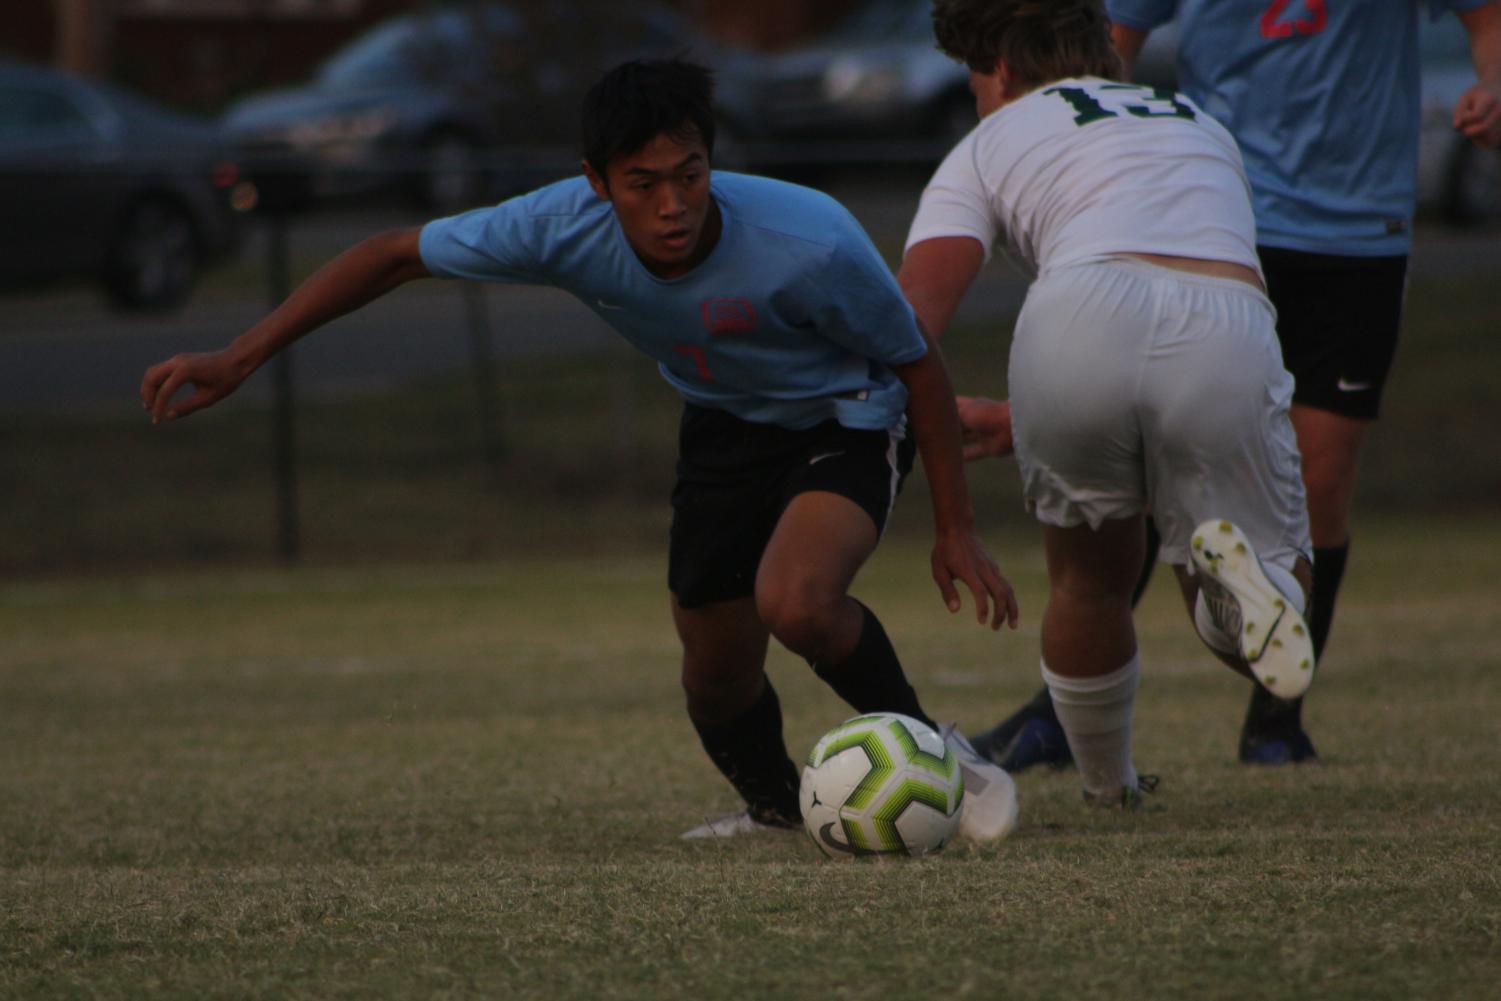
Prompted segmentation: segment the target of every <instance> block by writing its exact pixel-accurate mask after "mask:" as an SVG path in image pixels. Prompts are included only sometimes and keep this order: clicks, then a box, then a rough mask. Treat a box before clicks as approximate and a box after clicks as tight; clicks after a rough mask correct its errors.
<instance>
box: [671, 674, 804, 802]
mask: <svg viewBox="0 0 1501 1001" xmlns="http://www.w3.org/2000/svg"><path fill="white" fill-rule="evenodd" d="M693 728H694V729H695V730H697V731H698V739H699V740H700V741H701V742H702V743H703V745H704V750H705V751H707V752H708V753H709V760H710V761H712V762H714V766H715V767H716V768H718V769H719V770H720V772H721V773H723V775H724V777H725V778H727V779H729V780H730V784H731V785H733V786H734V787H735V791H736V792H738V793H740V795H741V796H742V797H744V799H745V803H746V806H748V807H749V808H750V813H751V816H752V817H754V818H756V819H757V820H760V821H763V822H767V823H784V824H795V823H797V821H798V817H799V816H800V814H801V808H800V807H799V805H798V801H797V787H798V784H799V781H800V780H799V777H798V772H797V766H796V765H794V764H793V763H792V759H791V758H789V757H788V756H787V745H786V744H785V743H784V742H783V741H782V704H781V702H780V701H779V700H778V699H777V693H776V689H774V688H772V687H771V681H770V680H769V679H768V680H767V682H766V688H765V689H764V690H763V691H762V692H761V697H760V698H758V699H757V700H756V702H755V704H754V705H752V706H751V707H750V708H749V709H747V710H746V711H745V712H744V713H742V714H741V715H740V716H739V717H738V718H736V719H733V720H730V721H729V722H728V723H700V722H698V721H697V720H694V721H693Z"/></svg>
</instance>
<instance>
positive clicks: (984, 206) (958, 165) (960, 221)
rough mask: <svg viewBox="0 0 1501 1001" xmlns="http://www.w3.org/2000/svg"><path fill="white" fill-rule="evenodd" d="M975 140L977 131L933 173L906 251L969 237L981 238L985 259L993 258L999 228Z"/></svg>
mask: <svg viewBox="0 0 1501 1001" xmlns="http://www.w3.org/2000/svg"><path fill="white" fill-rule="evenodd" d="M975 139H976V133H974V132H971V133H970V134H969V135H967V136H965V137H964V139H962V140H961V141H960V143H959V145H957V146H955V147H954V148H953V149H952V150H950V151H949V155H948V156H946V157H944V159H943V163H941V164H939V165H938V169H937V170H936V171H934V172H933V179H932V180H930V181H929V182H928V186H927V187H926V188H924V189H923V193H922V199H921V200H920V201H919V202H918V204H917V214H916V215H915V216H913V217H912V228H911V229H909V230H908V231H907V243H906V247H905V248H904V250H911V249H912V247H914V246H915V245H917V244H919V243H921V242H923V241H924V240H932V239H935V238H937V237H941V236H969V237H973V238H974V239H976V240H979V241H980V244H981V246H983V247H984V248H985V260H986V261H989V260H990V249H991V245H992V244H994V243H995V240H996V235H997V231H998V228H999V227H998V226H997V224H996V219H995V215H994V213H992V212H991V209H990V199H989V197H988V195H987V194H986V191H985V186H984V184H982V183H981V181H980V173H979V171H978V170H977V169H976V166H975V149H976V145H977V144H976V141H975Z"/></svg>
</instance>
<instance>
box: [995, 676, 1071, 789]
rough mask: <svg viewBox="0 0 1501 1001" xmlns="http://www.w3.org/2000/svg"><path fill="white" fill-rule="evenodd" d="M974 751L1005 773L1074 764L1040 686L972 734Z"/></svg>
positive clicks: (1064, 766)
mask: <svg viewBox="0 0 1501 1001" xmlns="http://www.w3.org/2000/svg"><path fill="white" fill-rule="evenodd" d="M970 742H971V743H972V744H974V746H975V750H976V751H978V752H979V753H980V754H981V755H983V756H984V757H986V758H989V759H990V760H991V761H993V762H995V763H996V764H998V765H1000V766H1001V767H1002V768H1004V769H1005V770H1006V771H1008V772H1020V771H1025V770H1026V769H1028V768H1031V767H1032V766H1033V765H1047V766H1049V767H1051V768H1057V769H1062V768H1067V767H1068V766H1069V765H1071V764H1073V763H1074V754H1073V752H1072V751H1070V750H1069V747H1068V738H1067V737H1066V736H1065V735H1064V733H1063V727H1062V725H1061V724H1059V722H1058V716H1057V714H1056V713H1054V712H1053V700H1052V698H1051V696H1049V695H1048V690H1047V689H1046V688H1044V689H1043V690H1042V691H1040V692H1038V693H1037V695H1036V696H1035V697H1034V698H1033V699H1032V701H1030V702H1028V703H1027V704H1026V705H1024V706H1022V707H1021V708H1020V709H1018V710H1017V711H1016V712H1014V713H1012V714H1011V715H1010V716H1009V717H1007V718H1006V719H1004V720H1002V721H1001V722H1000V723H999V724H997V725H996V726H995V727H994V728H992V729H990V730H987V731H985V732H984V733H982V734H979V735H978V736H976V737H972V738H971V740H970Z"/></svg>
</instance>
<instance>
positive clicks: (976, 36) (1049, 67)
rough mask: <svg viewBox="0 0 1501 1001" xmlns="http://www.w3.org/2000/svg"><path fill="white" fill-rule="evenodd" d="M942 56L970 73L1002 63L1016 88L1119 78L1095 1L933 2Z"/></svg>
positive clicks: (989, 70) (1106, 28)
mask: <svg viewBox="0 0 1501 1001" xmlns="http://www.w3.org/2000/svg"><path fill="white" fill-rule="evenodd" d="M933 34H934V36H935V37H936V38H937V39H938V47H939V48H940V49H942V50H943V51H944V53H945V54H946V55H948V56H950V57H952V58H954V59H957V60H959V61H960V62H962V63H964V64H965V65H966V66H968V67H969V68H970V69H971V70H973V71H974V72H976V73H993V72H995V66H996V62H997V61H998V60H1002V59H1004V60H1005V61H1006V66H1007V68H1008V69H1009V70H1010V71H1011V75H1012V77H1013V78H1014V79H1015V80H1016V81H1017V82H1018V83H1020V84H1021V85H1023V86H1026V87H1036V86H1040V85H1041V84H1044V83H1048V82H1049V81H1052V80H1061V79H1063V78H1064V77H1070V76H1101V77H1106V78H1107V79H1111V80H1115V79H1119V78H1120V76H1121V61H1120V56H1119V55H1118V54H1117V53H1116V51H1115V46H1114V44H1112V42H1111V40H1110V22H1109V21H1108V20H1107V19H1106V17H1105V11H1104V10H1103V8H1102V7H1101V6H1100V0H933Z"/></svg>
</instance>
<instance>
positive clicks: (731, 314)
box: [702, 296, 756, 337]
mask: <svg viewBox="0 0 1501 1001" xmlns="http://www.w3.org/2000/svg"><path fill="white" fill-rule="evenodd" d="M702 311H703V318H704V329H705V330H707V331H708V332H709V336H710V337H719V336H721V335H728V336H736V335H740V334H749V333H754V332H755V329H756V307H755V306H752V305H751V304H750V300H749V299H736V298H733V297H729V296H720V297H718V298H714V299H705V300H704V303H703V307H702Z"/></svg>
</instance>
